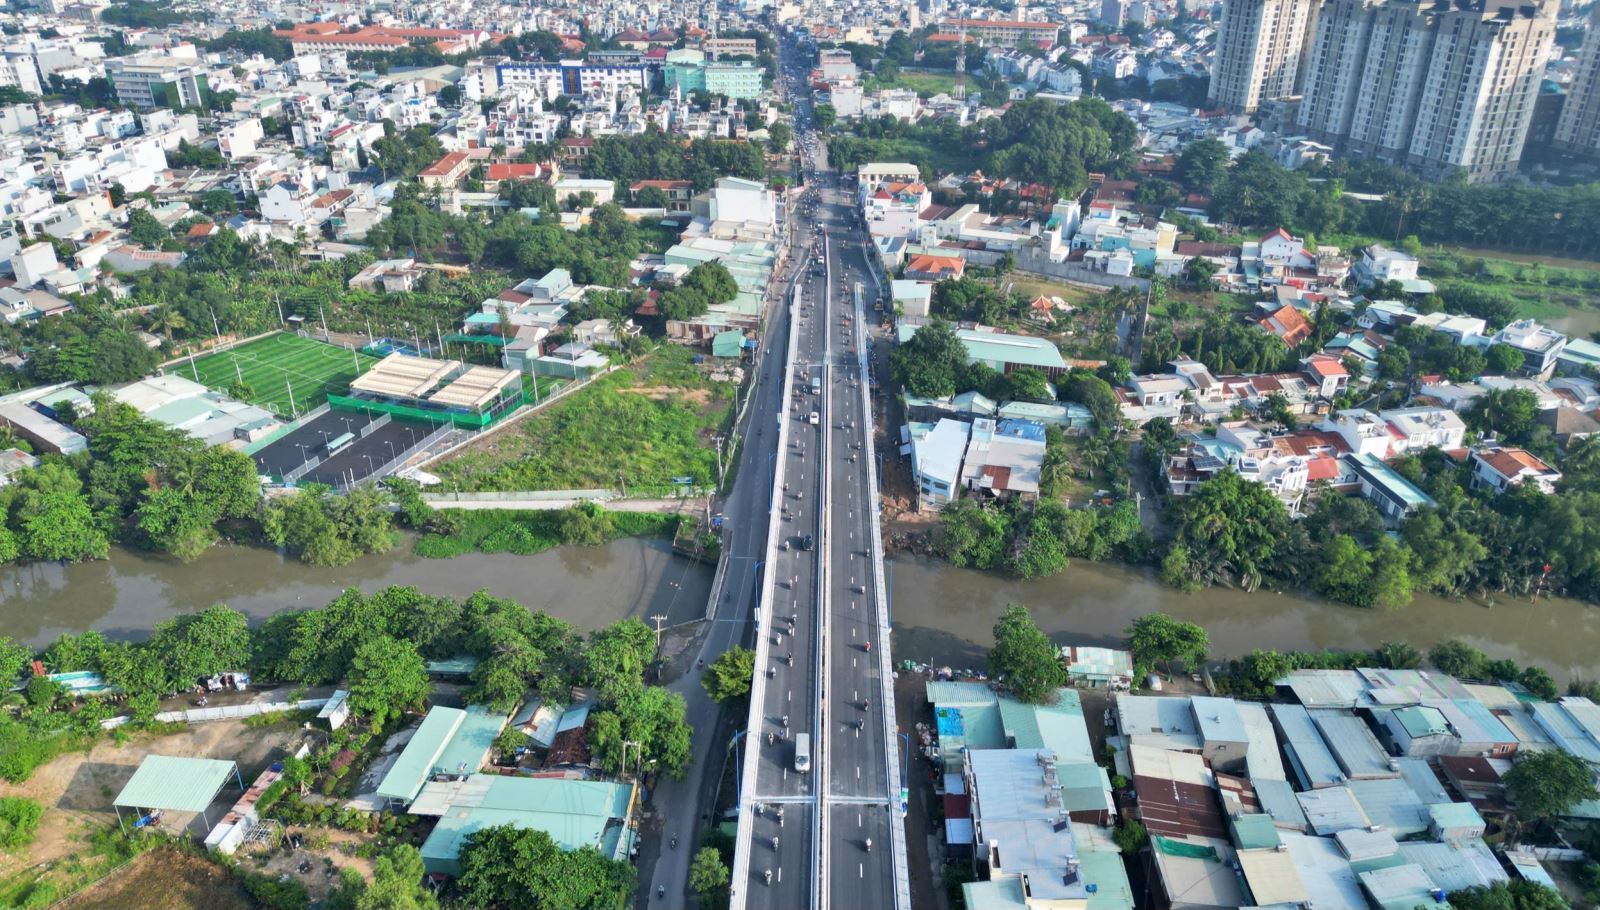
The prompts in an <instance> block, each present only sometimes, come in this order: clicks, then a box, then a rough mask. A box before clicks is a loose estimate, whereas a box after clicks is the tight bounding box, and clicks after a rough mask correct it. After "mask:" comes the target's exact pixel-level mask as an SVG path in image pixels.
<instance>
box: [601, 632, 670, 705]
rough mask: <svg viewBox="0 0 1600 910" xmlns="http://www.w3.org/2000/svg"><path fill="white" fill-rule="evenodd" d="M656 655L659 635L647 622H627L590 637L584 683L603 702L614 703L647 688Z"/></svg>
mask: <svg viewBox="0 0 1600 910" xmlns="http://www.w3.org/2000/svg"><path fill="white" fill-rule="evenodd" d="M655 654H656V634H655V632H653V631H652V630H651V629H650V627H649V626H647V625H645V624H644V622H643V621H641V620H638V619H624V620H621V621H619V622H615V623H612V624H611V625H609V626H607V627H605V628H604V629H601V630H599V631H598V632H596V633H594V635H592V636H590V638H589V647H588V648H587V649H586V650H585V652H584V680H585V682H586V683H587V684H588V685H590V686H593V687H594V689H595V692H596V694H598V695H599V696H600V700H601V701H602V702H605V703H608V704H610V703H614V702H616V701H617V700H618V699H620V698H621V697H622V696H624V695H627V694H629V693H631V692H635V691H637V690H638V689H640V688H642V687H643V686H644V672H645V670H646V669H647V668H648V667H649V666H650V661H651V660H653V659H654V658H655Z"/></svg>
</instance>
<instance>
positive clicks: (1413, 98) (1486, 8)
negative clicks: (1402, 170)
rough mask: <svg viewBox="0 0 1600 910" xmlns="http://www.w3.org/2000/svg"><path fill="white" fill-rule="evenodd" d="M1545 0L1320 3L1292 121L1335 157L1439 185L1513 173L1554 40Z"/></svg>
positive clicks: (1551, 10)
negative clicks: (1373, 163)
mask: <svg viewBox="0 0 1600 910" xmlns="http://www.w3.org/2000/svg"><path fill="white" fill-rule="evenodd" d="M1553 17H1554V8H1553V6H1552V5H1551V4H1550V3H1549V2H1548V0H1541V2H1540V3H1535V4H1527V5H1513V4H1510V3H1507V2H1504V0H1473V2H1468V3H1463V4H1457V5H1455V6H1438V7H1434V6H1426V5H1424V4H1422V3H1421V2H1418V0H1327V2H1326V3H1324V4H1323V6H1322V9H1321V11H1320V12H1319V13H1318V15H1317V18H1316V23H1315V28H1314V30H1313V33H1312V35H1311V37H1310V39H1309V40H1308V42H1307V45H1306V51H1305V56H1306V60H1305V73H1304V79H1303V80H1302V85H1301V95H1302V98H1301V103H1300V109H1299V114H1298V124H1299V126H1300V127H1302V128H1303V129H1304V130H1305V131H1306V133H1307V134H1308V135H1310V136H1311V137H1312V138H1314V139H1317V140H1319V141H1321V142H1325V143H1327V144H1329V145H1331V146H1333V147H1335V148H1336V149H1339V150H1342V151H1345V152H1349V153H1352V154H1357V155H1363V156H1368V157H1374V158H1378V159H1380V160H1383V161H1387V162H1389V163H1393V164H1406V165H1410V166H1412V167H1414V168H1416V169H1417V170H1419V171H1421V172H1422V173H1423V174H1424V175H1426V176H1429V177H1432V178H1439V177H1442V176H1444V175H1445V174H1448V173H1452V172H1454V171H1455V170H1456V169H1458V168H1460V169H1463V170H1465V171H1466V173H1467V176H1468V179H1471V180H1474V181H1496V180H1502V179H1505V178H1506V177H1508V176H1510V175H1511V174H1512V173H1513V172H1514V171H1515V169H1516V164H1517V160H1518V158H1519V157H1520V156H1521V153H1522V146H1523V143H1524V140H1525V139H1526V137H1527V131H1528V124H1529V122H1530V120H1531V118H1532V116H1533V104H1534V100H1535V98H1536V97H1537V95H1538V91H1539V80H1540V78H1541V77H1542V75H1543V72H1544V64H1545V58H1546V56H1547V54H1548V52H1549V48H1550V42H1551V40H1552V37H1553V35H1554V28H1555V22H1554V18H1553Z"/></svg>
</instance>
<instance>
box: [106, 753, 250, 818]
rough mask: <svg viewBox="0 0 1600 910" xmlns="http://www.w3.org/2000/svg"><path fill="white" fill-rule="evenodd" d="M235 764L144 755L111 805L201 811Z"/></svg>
mask: <svg viewBox="0 0 1600 910" xmlns="http://www.w3.org/2000/svg"><path fill="white" fill-rule="evenodd" d="M237 767H238V766H237V765H235V764H234V763H233V762H231V761H222V760H220V759H215V758H187V757H183V756H178V755H148V756H146V757H145V760H144V761H142V762H140V763H139V768H138V770H136V771H134V772H133V777H131V778H129V779H128V782H127V783H126V784H124V785H123V786H122V792H120V793H118V794H117V798H116V799H114V800H112V803H111V804H112V805H114V806H120V807H122V808H125V809H165V810H167V811H169V812H204V811H205V810H206V807H208V806H210V805H211V801H212V800H213V799H215V798H216V796H217V793H219V792H220V791H221V790H222V788H223V787H225V786H227V785H228V778H229V776H230V775H233V776H235V777H237V774H238V771H237Z"/></svg>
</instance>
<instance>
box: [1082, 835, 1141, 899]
mask: <svg viewBox="0 0 1600 910" xmlns="http://www.w3.org/2000/svg"><path fill="white" fill-rule="evenodd" d="M1078 875H1079V877H1080V878H1082V879H1083V882H1084V884H1086V885H1094V893H1092V894H1090V895H1089V902H1088V903H1087V904H1086V905H1085V907H1086V908H1087V910H1133V886H1132V885H1131V884H1129V883H1128V868H1127V866H1125V865H1123V862H1122V854H1120V853H1117V852H1115V851H1105V850H1083V851H1080V852H1079V853H1078Z"/></svg>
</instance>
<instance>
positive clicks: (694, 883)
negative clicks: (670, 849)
mask: <svg viewBox="0 0 1600 910" xmlns="http://www.w3.org/2000/svg"><path fill="white" fill-rule="evenodd" d="M728 878H729V876H728V867H727V866H725V865H723V864H722V856H721V854H719V853H718V852H717V848H716V847H701V848H700V849H699V850H697V851H695V854H694V860H693V861H692V862H690V863H689V887H690V888H693V889H694V893H696V894H698V895H700V897H701V899H702V900H704V901H707V902H708V903H709V904H711V905H713V906H721V905H722V904H723V902H724V901H725V900H726V896H727V891H728Z"/></svg>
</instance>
